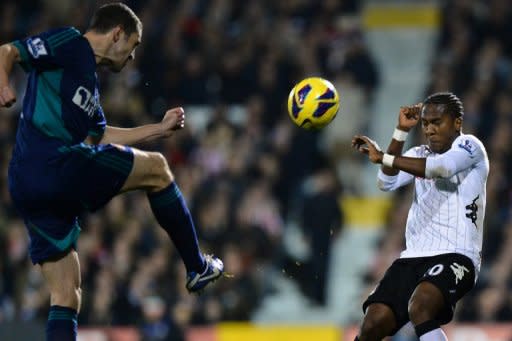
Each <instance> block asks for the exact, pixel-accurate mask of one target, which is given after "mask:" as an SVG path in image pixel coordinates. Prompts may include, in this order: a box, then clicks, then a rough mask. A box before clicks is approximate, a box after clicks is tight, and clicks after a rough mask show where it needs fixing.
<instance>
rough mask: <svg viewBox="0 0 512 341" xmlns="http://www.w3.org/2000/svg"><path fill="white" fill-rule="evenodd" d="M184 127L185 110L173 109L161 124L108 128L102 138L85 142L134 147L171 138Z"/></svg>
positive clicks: (89, 137) (88, 138)
mask: <svg viewBox="0 0 512 341" xmlns="http://www.w3.org/2000/svg"><path fill="white" fill-rule="evenodd" d="M184 126H185V112H184V111H183V108H173V109H170V110H167V112H166V113H165V116H164V118H163V119H162V121H161V122H159V123H155V124H147V125H143V126H139V127H135V128H119V127H112V126H106V128H105V131H104V133H103V135H102V136H98V137H93V136H88V137H87V139H86V140H85V142H86V143H90V144H108V143H116V144H122V145H127V146H132V145H135V144H139V143H145V142H151V141H154V140H157V139H160V138H164V137H169V136H171V135H172V134H173V133H174V131H175V130H178V129H181V128H183V127H184Z"/></svg>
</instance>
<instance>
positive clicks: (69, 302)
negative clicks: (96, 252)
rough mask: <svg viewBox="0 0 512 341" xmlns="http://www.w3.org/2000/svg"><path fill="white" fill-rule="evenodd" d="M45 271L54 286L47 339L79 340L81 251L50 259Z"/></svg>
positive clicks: (43, 268)
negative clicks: (78, 316)
mask: <svg viewBox="0 0 512 341" xmlns="http://www.w3.org/2000/svg"><path fill="white" fill-rule="evenodd" d="M41 270H42V273H43V277H44V279H45V282H46V284H47V285H48V288H49V289H50V304H51V307H50V313H49V314H48V321H47V323H46V341H76V338H77V314H78V311H79V309H80V301H81V289H80V265H79V263H78V254H77V253H76V251H74V250H72V251H70V252H69V253H68V254H66V255H65V256H64V257H62V258H60V259H58V260H52V261H46V262H44V263H43V264H41Z"/></svg>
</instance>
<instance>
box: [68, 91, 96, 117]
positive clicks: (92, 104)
mask: <svg viewBox="0 0 512 341" xmlns="http://www.w3.org/2000/svg"><path fill="white" fill-rule="evenodd" d="M73 103H75V104H76V105H78V106H79V107H80V108H81V109H82V110H83V111H85V112H86V113H87V116H89V117H92V116H93V115H94V112H95V111H96V108H97V107H98V103H97V102H96V98H95V96H93V95H92V93H91V92H90V91H89V90H87V89H86V88H84V87H83V86H79V87H78V89H76V91H75V94H74V95H73Z"/></svg>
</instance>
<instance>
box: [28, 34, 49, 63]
mask: <svg viewBox="0 0 512 341" xmlns="http://www.w3.org/2000/svg"><path fill="white" fill-rule="evenodd" d="M27 48H28V52H29V53H30V54H31V55H32V57H34V58H35V59H37V58H39V57H40V56H46V55H48V51H47V50H46V47H45V46H44V41H42V40H41V39H40V38H37V37H36V38H29V39H27Z"/></svg>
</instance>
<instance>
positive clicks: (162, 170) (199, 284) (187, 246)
mask: <svg viewBox="0 0 512 341" xmlns="http://www.w3.org/2000/svg"><path fill="white" fill-rule="evenodd" d="M133 152H134V157H135V158H134V164H133V169H132V171H131V173H130V175H129V177H128V179H127V180H126V183H125V185H124V186H123V189H122V191H126V190H132V189H145V190H146V191H147V193H148V199H149V202H150V205H151V209H152V211H153V214H154V215H155V218H156V219H157V221H158V223H159V224H160V226H162V228H163V229H164V230H165V231H166V232H167V234H168V235H169V237H170V238H171V239H172V241H173V243H174V245H175V246H176V249H177V250H178V253H179V254H180V256H181V258H182V259H183V262H184V263H185V267H186V269H187V289H188V290H189V291H191V292H196V291H199V290H201V289H203V288H204V287H205V286H206V285H207V284H208V283H210V282H213V281H215V280H216V279H218V278H219V277H220V276H221V275H222V273H223V271H224V265H223V263H222V261H221V260H220V259H218V258H216V257H212V256H203V255H202V254H201V252H200V249H199V245H198V241H197V235H196V229H195V226H194V222H193V219H192V216H191V214H190V211H189V209H188V207H187V204H186V202H185V199H184V198H183V196H182V194H181V191H180V189H179V188H178V185H177V184H176V182H175V181H174V176H173V175H172V173H171V170H170V169H169V166H168V165H167V161H166V160H165V158H164V157H163V155H162V154H160V153H151V152H142V151H139V150H136V149H134V150H133Z"/></svg>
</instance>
